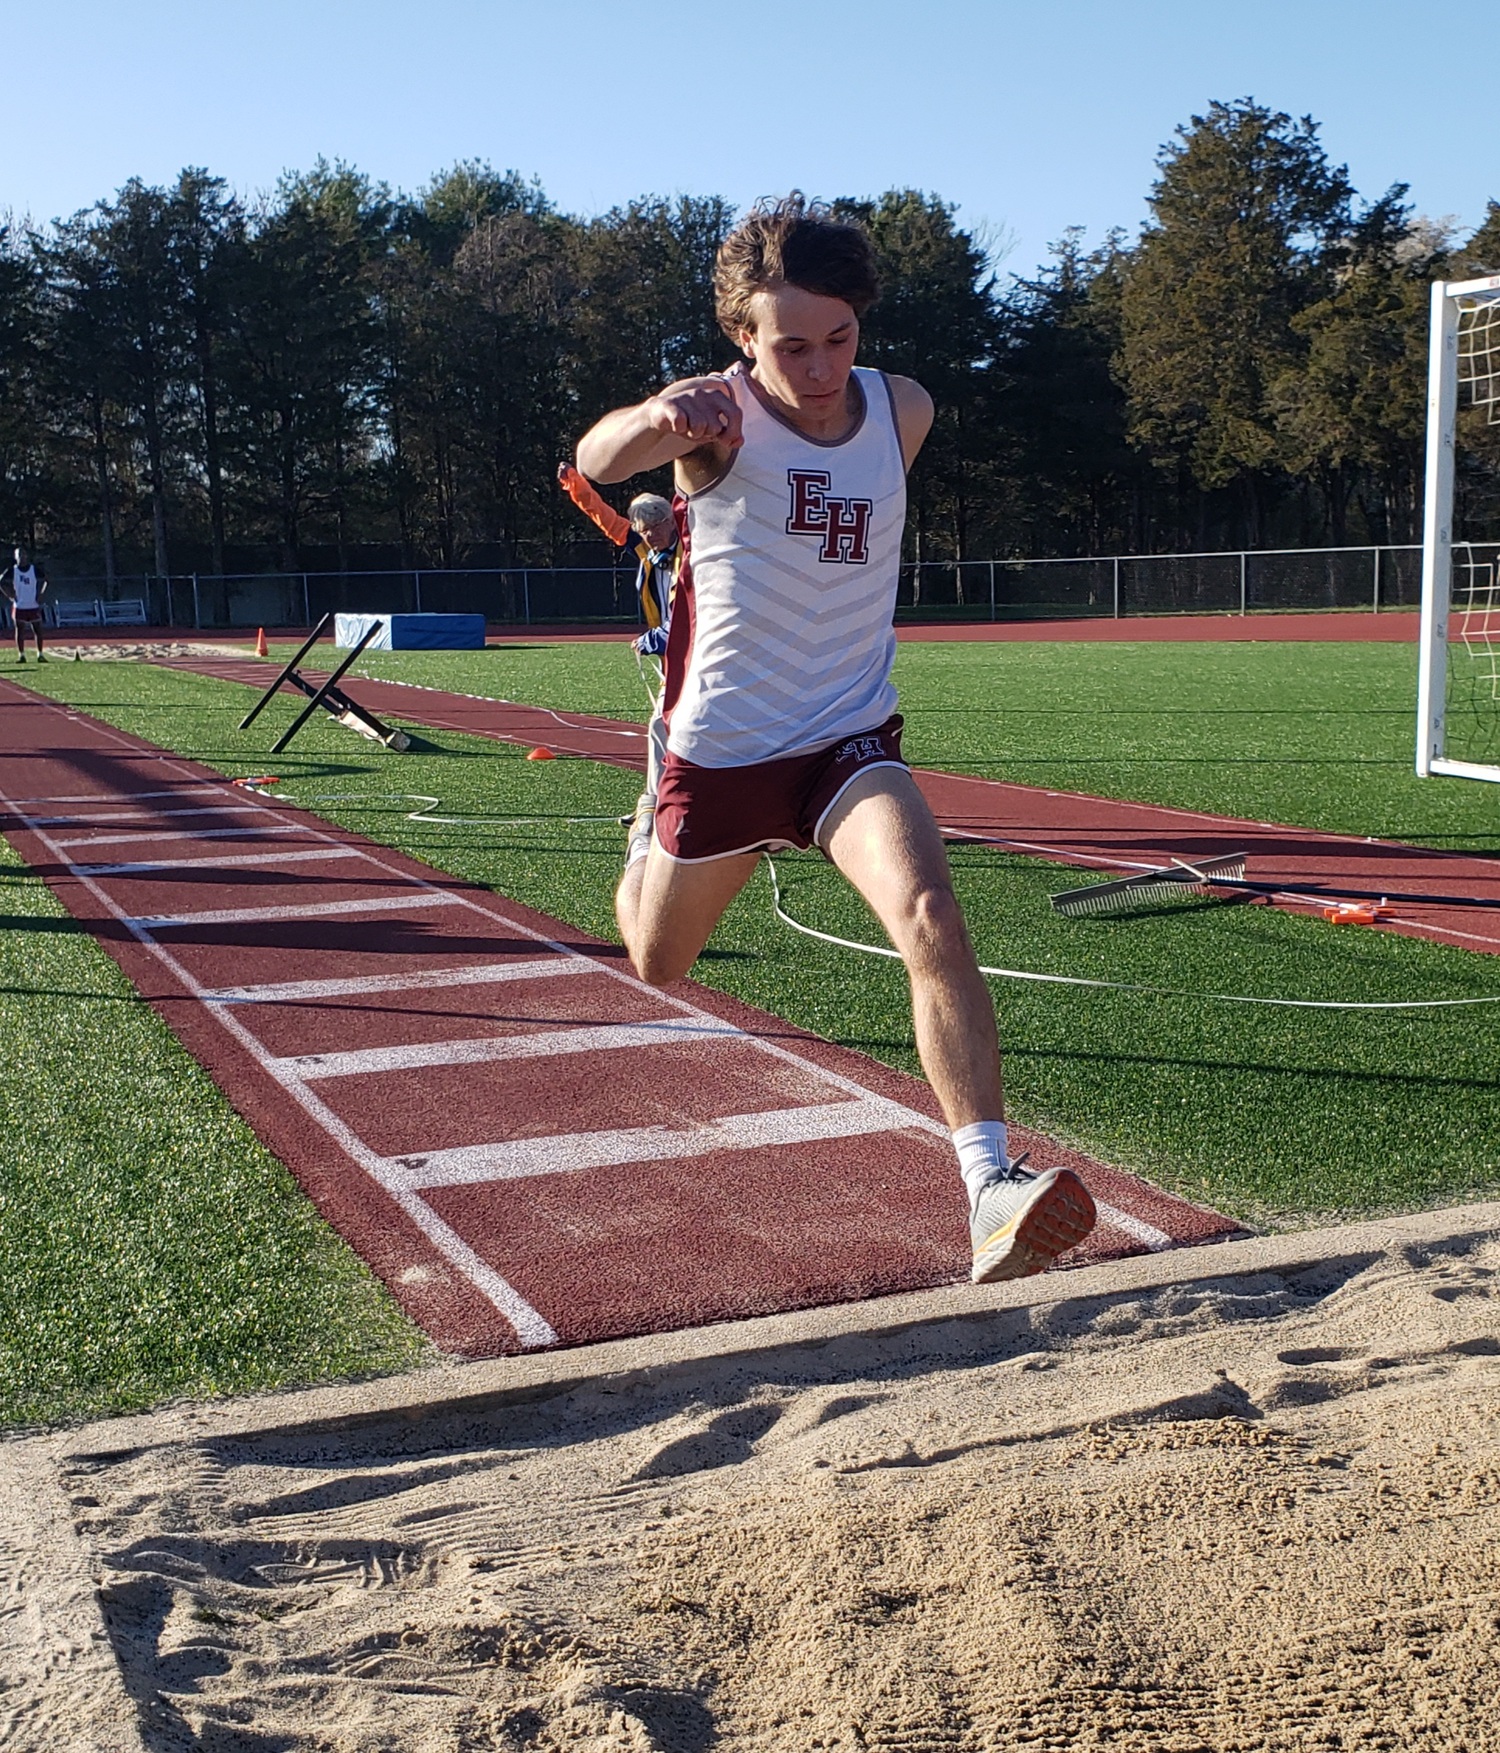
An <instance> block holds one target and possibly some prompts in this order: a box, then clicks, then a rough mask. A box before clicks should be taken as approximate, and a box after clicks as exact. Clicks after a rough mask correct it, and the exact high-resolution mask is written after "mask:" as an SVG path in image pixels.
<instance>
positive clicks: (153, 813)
mask: <svg viewBox="0 0 1500 1753" xmlns="http://www.w3.org/2000/svg"><path fill="white" fill-rule="evenodd" d="M265 813H266V810H265V806H264V805H263V804H258V803H220V804H205V805H203V807H202V808H200V809H192V810H110V811H97V812H95V813H94V814H93V815H88V816H79V815H72V816H37V817H36V818H35V820H36V824H37V826H38V827H39V828H80V827H87V826H88V824H89V823H90V822H165V821H168V820H173V819H175V818H177V817H179V816H259V815H264V814H265Z"/></svg>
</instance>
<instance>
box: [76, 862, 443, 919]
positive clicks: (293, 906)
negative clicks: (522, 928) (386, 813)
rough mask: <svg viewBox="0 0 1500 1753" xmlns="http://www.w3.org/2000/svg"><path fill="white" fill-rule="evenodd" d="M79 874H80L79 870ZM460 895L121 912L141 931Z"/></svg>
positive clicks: (421, 908) (361, 909)
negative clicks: (192, 909)
mask: <svg viewBox="0 0 1500 1753" xmlns="http://www.w3.org/2000/svg"><path fill="white" fill-rule="evenodd" d="M80 874H82V873H81V872H80ZM462 904H463V898H462V896H460V895H450V894H447V893H445V892H444V891H443V890H442V889H433V890H428V889H415V888H414V889H413V890H412V892H411V893H410V894H406V895H372V896H370V897H369V898H367V899H365V900H352V901H304V902H300V903H299V902H292V903H290V904H288V905H287V906H285V907H209V908H208V909H206V910H205V911H204V912H202V913H136V914H122V915H121V918H122V919H123V920H124V923H125V924H126V925H129V926H132V927H138V928H139V929H140V930H141V931H173V930H175V929H176V928H177V927H179V926H185V925H253V924H255V923H256V922H257V921H260V920H271V919H333V918H336V917H337V916H338V915H339V914H341V913H400V912H410V913H424V912H426V910H427V909H428V908H429V907H458V906H462Z"/></svg>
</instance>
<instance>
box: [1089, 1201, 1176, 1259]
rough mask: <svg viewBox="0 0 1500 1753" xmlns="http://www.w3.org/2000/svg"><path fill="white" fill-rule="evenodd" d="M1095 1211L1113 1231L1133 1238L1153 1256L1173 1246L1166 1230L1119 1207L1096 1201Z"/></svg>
mask: <svg viewBox="0 0 1500 1753" xmlns="http://www.w3.org/2000/svg"><path fill="white" fill-rule="evenodd" d="M1094 1210H1095V1211H1097V1212H1098V1214H1099V1216H1100V1218H1101V1219H1102V1220H1103V1221H1104V1222H1105V1223H1107V1224H1108V1225H1109V1226H1110V1227H1111V1228H1112V1229H1117V1230H1119V1231H1120V1232H1121V1233H1122V1234H1124V1235H1127V1236H1131V1237H1133V1238H1134V1240H1136V1241H1137V1242H1140V1243H1141V1244H1142V1245H1143V1246H1145V1247H1147V1248H1149V1249H1150V1250H1151V1252H1152V1253H1153V1254H1159V1253H1160V1252H1161V1251H1162V1249H1163V1248H1170V1247H1172V1246H1173V1241H1172V1238H1171V1237H1170V1236H1169V1235H1168V1234H1167V1232H1166V1231H1165V1230H1159V1229H1158V1228H1157V1227H1156V1225H1155V1224H1154V1223H1147V1222H1146V1220H1145V1218H1143V1217H1133V1216H1132V1215H1131V1214H1130V1213H1129V1212H1128V1211H1121V1210H1120V1208H1119V1207H1118V1206H1117V1205H1106V1204H1105V1203H1104V1201H1103V1200H1102V1199H1096V1200H1095V1201H1094Z"/></svg>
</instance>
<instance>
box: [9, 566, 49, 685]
mask: <svg viewBox="0 0 1500 1753" xmlns="http://www.w3.org/2000/svg"><path fill="white" fill-rule="evenodd" d="M0 591H4V593H5V598H6V601H7V602H8V603H9V604H10V617H11V620H12V621H13V622H14V623H15V629H16V662H17V663H25V661H26V629H27V628H28V627H29V628H30V629H31V637H32V638H33V639H34V640H35V641H36V661H37V662H38V663H46V661H47V656H46V653H45V652H44V651H43V650H42V598H43V597H44V596H46V594H47V575H46V574H45V573H44V572H43V571H41V569H40V568H39V567H37V566H36V565H34V564H33V563H32V558H31V555H30V554H29V553H27V551H26V549H25V548H17V549H16V550H15V564H14V565H13V566H7V567H6V568H5V570H4V572H3V573H0Z"/></svg>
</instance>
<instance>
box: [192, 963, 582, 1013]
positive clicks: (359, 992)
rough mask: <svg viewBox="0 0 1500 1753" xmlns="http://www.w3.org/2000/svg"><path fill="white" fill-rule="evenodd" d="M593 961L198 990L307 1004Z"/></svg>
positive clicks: (556, 970) (238, 1000)
mask: <svg viewBox="0 0 1500 1753" xmlns="http://www.w3.org/2000/svg"><path fill="white" fill-rule="evenodd" d="M604 972H605V970H604V969H603V968H602V967H600V965H599V964H598V963H597V962H592V961H587V960H585V958H584V957H582V956H580V957H578V958H577V959H576V960H573V959H571V958H570V959H569V960H568V961H565V962H564V961H559V960H556V959H553V958H549V959H548V960H546V961H536V962H485V963H483V964H481V965H479V966H476V967H470V968H434V969H432V970H431V971H428V970H427V969H425V968H421V969H417V970H415V971H414V972H412V973H410V974H354V975H350V976H348V977H347V978H345V979H342V980H271V981H267V982H266V983H265V984H264V985H261V986H220V987H218V988H217V989H212V988H210V989H208V990H206V991H204V992H203V993H202V995H201V996H202V998H203V1001H204V1003H205V1004H305V1003H308V1002H311V1001H314V1000H316V999H319V998H357V997H361V996H363V995H364V994H365V993H376V992H417V991H425V990H426V989H427V988H428V987H435V988H436V987H443V986H491V985H495V984H497V983H498V982H501V981H509V980H548V979H553V978H556V977H557V976H559V975H563V976H567V977H569V978H574V979H576V978H577V977H578V976H580V975H583V974H602V973H604Z"/></svg>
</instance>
